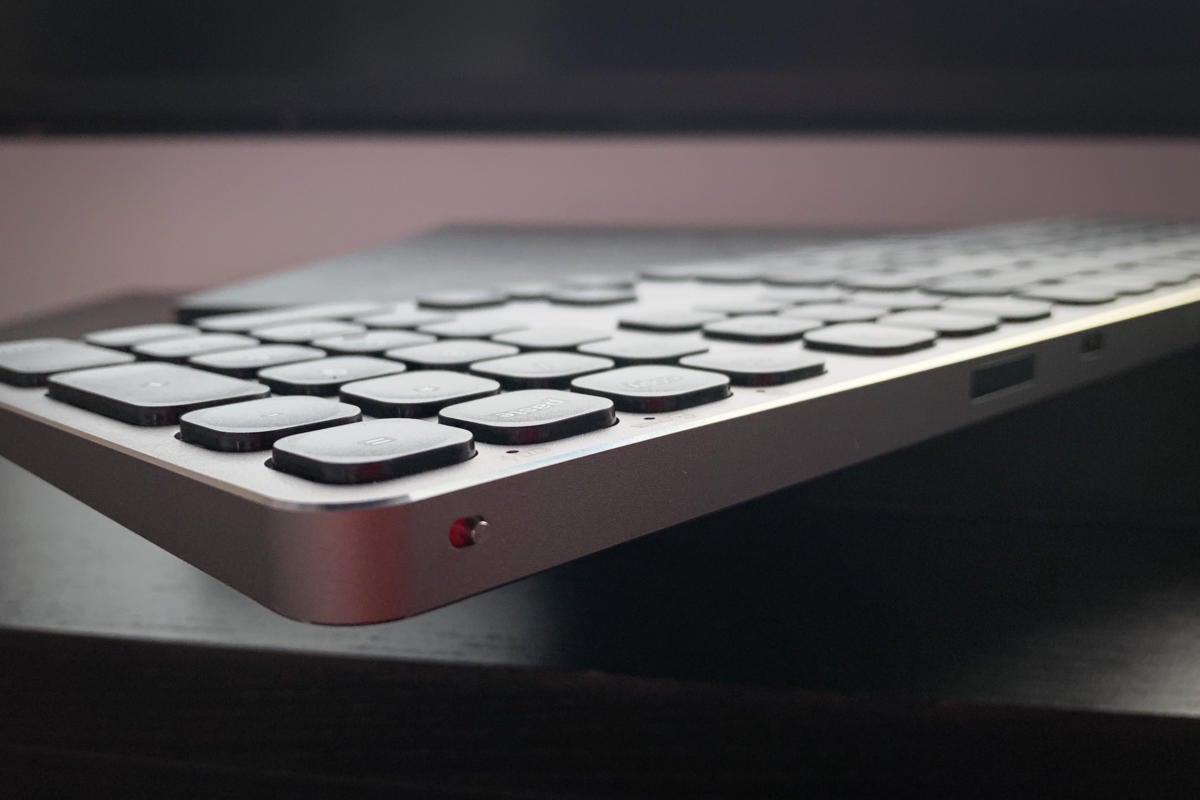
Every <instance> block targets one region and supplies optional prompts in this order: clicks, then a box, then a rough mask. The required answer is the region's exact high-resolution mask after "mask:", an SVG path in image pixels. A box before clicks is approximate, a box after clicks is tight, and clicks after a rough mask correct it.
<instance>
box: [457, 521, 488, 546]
mask: <svg viewBox="0 0 1200 800" xmlns="http://www.w3.org/2000/svg"><path fill="white" fill-rule="evenodd" d="M485 528H487V521H486V520H485V519H484V518H483V517H459V518H458V519H456V520H454V522H453V523H452V524H451V525H450V544H452V545H454V546H455V547H470V546H471V545H473V544H475V543H476V542H477V541H479V534H480V533H482V532H483V530H484V529H485Z"/></svg>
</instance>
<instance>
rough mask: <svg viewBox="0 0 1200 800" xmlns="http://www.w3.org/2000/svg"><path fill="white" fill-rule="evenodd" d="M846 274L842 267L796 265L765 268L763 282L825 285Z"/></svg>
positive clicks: (788, 284)
mask: <svg viewBox="0 0 1200 800" xmlns="http://www.w3.org/2000/svg"><path fill="white" fill-rule="evenodd" d="M845 274H846V271H845V270H844V269H840V268H838V267H830V266H797V267H785V268H781V269H772V270H767V271H765V272H764V273H763V276H762V279H763V283H768V284H771V285H773V286H825V285H827V284H830V283H833V282H835V281H836V280H838V279H839V278H841V277H842V276H843V275H845Z"/></svg>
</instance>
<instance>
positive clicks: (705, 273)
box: [692, 263, 762, 283]
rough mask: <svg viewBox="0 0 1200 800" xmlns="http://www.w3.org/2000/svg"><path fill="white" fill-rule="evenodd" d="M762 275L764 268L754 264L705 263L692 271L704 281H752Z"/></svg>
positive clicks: (698, 278)
mask: <svg viewBox="0 0 1200 800" xmlns="http://www.w3.org/2000/svg"><path fill="white" fill-rule="evenodd" d="M761 277H762V269H761V268H760V267H757V266H755V265H753V264H737V263H731V264H705V265H702V266H698V267H696V268H695V269H694V270H693V271H692V278H694V279H695V280H698V281H701V282H702V283H752V282H754V281H756V280H758V279H759V278H761Z"/></svg>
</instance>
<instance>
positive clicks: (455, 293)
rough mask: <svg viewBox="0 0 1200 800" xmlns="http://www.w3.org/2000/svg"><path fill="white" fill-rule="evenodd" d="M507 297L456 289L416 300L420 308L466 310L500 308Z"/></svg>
mask: <svg viewBox="0 0 1200 800" xmlns="http://www.w3.org/2000/svg"><path fill="white" fill-rule="evenodd" d="M507 302H508V295H506V294H502V293H501V292H496V291H492V290H491V289H456V290H448V291H444V292H434V293H432V294H427V295H423V296H421V297H418V298H417V305H418V306H419V307H420V308H444V309H455V310H458V309H463V310H465V309H468V308H490V307H493V306H502V305H504V304H505V303H507Z"/></svg>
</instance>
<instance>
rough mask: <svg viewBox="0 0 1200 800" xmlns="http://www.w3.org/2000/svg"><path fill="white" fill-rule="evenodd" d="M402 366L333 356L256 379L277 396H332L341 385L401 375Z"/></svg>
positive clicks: (288, 366)
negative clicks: (398, 373) (382, 376)
mask: <svg viewBox="0 0 1200 800" xmlns="http://www.w3.org/2000/svg"><path fill="white" fill-rule="evenodd" d="M403 371H404V365H403V364H400V363H397V362H395V361H389V360H387V359H385V358H374V357H372V356H333V357H332V358H320V359H317V360H315V361H301V362H299V363H297V364H285V365H283V366H281V367H268V368H267V369H263V370H259V372H258V379H259V380H260V381H262V382H263V383H265V384H267V385H268V386H270V387H271V390H272V391H275V392H279V393H280V394H311V395H319V396H322V397H329V396H332V395H336V394H337V393H338V389H340V388H341V387H342V384H344V383H350V382H351V381H361V380H365V379H367V378H378V377H379V376H380V375H391V374H392V373H395V372H403Z"/></svg>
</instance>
